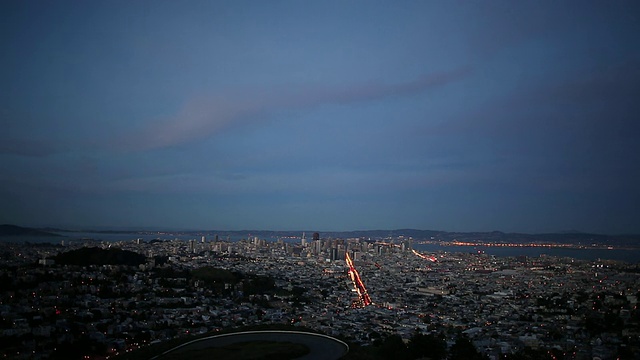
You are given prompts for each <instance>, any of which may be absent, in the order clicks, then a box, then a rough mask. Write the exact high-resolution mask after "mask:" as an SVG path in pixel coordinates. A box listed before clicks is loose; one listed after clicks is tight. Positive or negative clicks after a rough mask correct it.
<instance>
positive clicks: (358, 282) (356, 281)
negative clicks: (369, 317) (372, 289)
mask: <svg viewBox="0 0 640 360" xmlns="http://www.w3.org/2000/svg"><path fill="white" fill-rule="evenodd" d="M345 261H346V262H347V265H348V266H349V275H350V276H351V281H353V285H354V286H355V288H356V291H357V292H358V296H360V299H361V300H362V304H363V305H364V306H367V305H371V298H370V297H369V294H368V293H367V288H365V287H364V284H363V283H362V279H360V274H358V270H356V268H355V266H353V261H351V256H349V252H346V253H345Z"/></svg>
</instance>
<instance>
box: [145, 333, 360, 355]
mask: <svg viewBox="0 0 640 360" xmlns="http://www.w3.org/2000/svg"><path fill="white" fill-rule="evenodd" d="M252 341H274V342H291V343H294V344H302V345H305V346H306V347H308V348H309V353H308V354H306V355H304V356H301V357H299V358H296V359H300V360H325V359H328V360H333V359H339V358H341V357H343V356H344V355H346V354H347V353H348V352H349V346H348V345H347V344H346V343H344V342H342V341H340V340H338V339H335V338H332V337H330V336H327V335H322V334H314V333H308V332H300V331H277V330H266V331H244V332H237V333H231V334H222V335H214V336H208V337H205V338H201V339H198V340H193V341H189V342H188V343H185V344H182V345H180V346H176V347H175V348H173V349H171V350H168V351H165V352H164V353H162V354H161V355H158V356H155V357H153V358H152V359H151V360H155V359H162V356H163V355H166V354H168V353H172V355H174V354H179V353H181V352H184V351H191V350H202V349H207V348H216V347H223V346H228V345H231V344H235V343H242V342H252ZM214 351H215V350H212V354H213V353H214Z"/></svg>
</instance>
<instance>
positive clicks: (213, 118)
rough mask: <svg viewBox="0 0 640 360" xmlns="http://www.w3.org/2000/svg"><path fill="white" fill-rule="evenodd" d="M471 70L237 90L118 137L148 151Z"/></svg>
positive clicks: (414, 90)
mask: <svg viewBox="0 0 640 360" xmlns="http://www.w3.org/2000/svg"><path fill="white" fill-rule="evenodd" d="M469 73H470V69H469V68H462V69H457V70H454V71H450V72H442V73H436V74H430V75H426V76H423V77H420V78H418V79H415V80H412V81H407V82H402V83H395V84H384V83H366V84H358V85H355V86H351V87H341V88H328V87H292V88H287V89H280V88H277V89H271V90H266V91H247V92H241V91H231V92H229V93H226V94H219V95H216V96H210V97H201V98H197V99H193V100H191V101H189V102H187V103H186V104H185V105H184V107H183V108H182V109H181V110H180V111H179V112H178V113H177V114H175V115H173V116H169V117H167V118H165V119H159V120H157V121H154V122H152V123H148V124H147V125H146V126H145V127H144V128H142V129H140V131H138V132H134V133H133V134H132V135H131V136H127V137H124V138H121V139H118V141H117V143H118V146H123V147H124V148H125V149H129V150H148V149H157V148H164V147H171V146H177V145H182V144H184V143H187V142H190V141H197V140H202V139H204V138H207V137H210V136H212V135H214V134H216V133H218V132H219V131H221V130H224V129H225V128H227V127H229V126H232V125H236V124H241V123H246V122H249V121H251V120H255V119H262V118H264V116H268V115H269V114H270V113H273V112H276V111H279V110H287V109H301V108H311V107H315V106H319V105H323V104H351V103H358V102H364V101H375V100H381V99H387V98H393V97H401V96H407V95H411V94H418V93H422V92H424V91H427V90H429V89H433V88H438V87H442V86H444V85H446V84H449V83H451V82H454V81H457V80H460V79H461V78H463V77H465V76H467V75H468V74H469Z"/></svg>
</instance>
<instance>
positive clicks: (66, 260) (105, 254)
mask: <svg viewBox="0 0 640 360" xmlns="http://www.w3.org/2000/svg"><path fill="white" fill-rule="evenodd" d="M53 259H54V260H55V261H56V263H58V264H63V265H80V266H86V265H132V266H135V265H140V264H144V263H145V262H146V260H147V258H146V257H145V256H144V255H141V254H138V253H136V252H133V251H128V250H122V249H100V248H96V247H83V248H80V249H77V250H71V251H67V252H64V253H61V254H58V255H56V256H55V257H54V258H53Z"/></svg>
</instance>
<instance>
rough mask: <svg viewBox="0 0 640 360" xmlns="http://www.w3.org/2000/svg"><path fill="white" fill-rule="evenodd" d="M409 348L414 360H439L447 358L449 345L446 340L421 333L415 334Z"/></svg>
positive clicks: (410, 340)
mask: <svg viewBox="0 0 640 360" xmlns="http://www.w3.org/2000/svg"><path fill="white" fill-rule="evenodd" d="M408 348H409V353H410V354H411V357H412V358H413V359H419V358H423V357H427V358H429V359H434V360H438V359H444V358H445V357H446V356H447V343H446V342H445V341H444V339H442V338H440V337H438V336H436V335H433V334H428V335H425V334H423V333H421V332H420V331H416V332H414V333H413V335H412V336H411V339H409V344H408Z"/></svg>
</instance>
